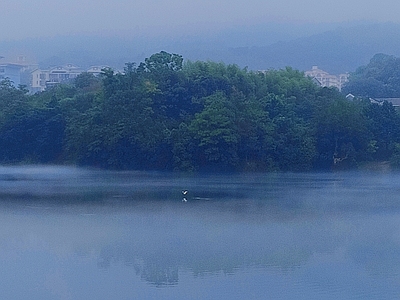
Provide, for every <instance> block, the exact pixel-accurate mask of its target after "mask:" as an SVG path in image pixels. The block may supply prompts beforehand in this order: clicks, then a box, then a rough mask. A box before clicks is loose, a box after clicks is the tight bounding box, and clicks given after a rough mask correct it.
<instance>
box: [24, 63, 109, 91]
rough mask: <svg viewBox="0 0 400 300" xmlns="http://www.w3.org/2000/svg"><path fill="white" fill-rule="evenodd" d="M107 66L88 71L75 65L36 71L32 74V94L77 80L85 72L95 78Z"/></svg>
mask: <svg viewBox="0 0 400 300" xmlns="http://www.w3.org/2000/svg"><path fill="white" fill-rule="evenodd" d="M103 68H107V67H106V66H92V67H90V68H89V69H87V70H84V69H82V68H80V67H77V66H75V65H73V64H67V65H64V66H58V67H53V68H50V69H48V70H42V69H35V70H33V71H32V72H31V84H30V90H31V92H41V91H44V90H45V89H46V88H49V87H53V86H55V85H57V84H60V83H67V82H69V81H71V80H73V79H75V78H76V77H77V76H78V75H79V74H81V73H83V72H88V73H91V74H93V75H95V76H98V75H99V74H101V72H102V71H101V70H102V69H103Z"/></svg>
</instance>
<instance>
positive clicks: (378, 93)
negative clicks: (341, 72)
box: [343, 54, 400, 98]
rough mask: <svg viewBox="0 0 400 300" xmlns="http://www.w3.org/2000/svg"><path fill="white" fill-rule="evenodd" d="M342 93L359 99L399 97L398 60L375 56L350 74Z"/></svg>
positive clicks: (399, 68) (389, 56)
mask: <svg viewBox="0 0 400 300" xmlns="http://www.w3.org/2000/svg"><path fill="white" fill-rule="evenodd" d="M343 91H344V92H345V93H352V94H354V95H356V96H361V97H372V98H396V97H400V58H397V57H395V56H392V55H386V54H376V55H375V56H374V57H373V58H372V59H371V60H370V62H369V64H368V65H366V66H362V67H359V68H358V69H357V70H356V72H354V73H352V74H351V76H350V78H349V82H348V83H347V84H346V86H345V87H344V89H343Z"/></svg>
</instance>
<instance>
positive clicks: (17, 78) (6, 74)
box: [0, 63, 24, 86]
mask: <svg viewBox="0 0 400 300" xmlns="http://www.w3.org/2000/svg"><path fill="white" fill-rule="evenodd" d="M23 68H24V66H23V65H20V64H14V63H0V80H3V79H5V78H8V79H10V80H11V81H12V83H13V85H14V86H18V85H19V84H21V70H22V69H23Z"/></svg>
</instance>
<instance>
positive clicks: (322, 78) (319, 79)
mask: <svg viewBox="0 0 400 300" xmlns="http://www.w3.org/2000/svg"><path fill="white" fill-rule="evenodd" d="M304 74H305V75H306V76H308V77H311V78H312V79H313V80H314V82H316V83H317V84H319V85H321V86H323V87H336V88H337V89H338V90H339V91H341V90H342V86H343V85H344V84H345V83H346V82H347V81H348V79H349V74H348V73H345V74H340V75H331V74H329V73H328V72H325V71H323V70H321V69H318V67H317V66H313V67H312V69H311V70H309V71H306V72H304Z"/></svg>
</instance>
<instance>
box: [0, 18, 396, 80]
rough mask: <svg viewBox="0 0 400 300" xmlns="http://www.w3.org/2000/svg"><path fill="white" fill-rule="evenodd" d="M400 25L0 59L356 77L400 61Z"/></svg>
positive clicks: (78, 48) (96, 43) (149, 42)
mask: <svg viewBox="0 0 400 300" xmlns="http://www.w3.org/2000/svg"><path fill="white" fill-rule="evenodd" d="M399 32H400V24H393V23H380V24H371V23H367V24H358V25H354V24H318V25H317V24H303V25H298V26H297V25H296V26H293V25H291V24H264V25H260V26H249V27H245V28H243V27H241V28H230V29H227V30H224V31H219V32H203V33H201V34H197V35H192V36H181V37H174V36H173V35H171V36H169V37H154V36H153V37H151V36H149V37H135V38H133V37H129V36H113V37H111V36H108V37H102V36H98V35H97V36H96V35H92V36H79V35H71V36H58V37H49V38H41V39H26V40H21V41H0V55H2V56H6V57H8V56H12V55H19V54H24V55H27V56H28V57H31V58H32V59H34V60H36V61H37V62H38V63H39V64H40V66H42V67H48V66H52V65H60V64H65V63H73V64H76V65H79V66H82V67H88V66H90V65H98V64H101V65H104V64H106V65H109V66H111V67H113V68H117V69H122V68H123V66H124V64H125V63H126V62H141V61H143V60H144V58H146V57H149V56H150V55H151V54H153V53H156V52H159V51H161V50H165V51H167V52H171V53H178V54H181V55H183V57H184V58H185V59H188V60H212V61H223V62H225V63H235V64H238V65H239V66H241V67H245V66H247V67H249V69H252V70H264V69H270V68H275V69H279V68H284V67H285V66H291V67H293V68H296V69H300V70H308V69H310V68H311V66H313V65H318V66H319V67H320V68H321V69H323V70H325V71H328V72H329V73H332V74H338V73H343V72H352V71H354V70H355V69H356V68H357V67H358V66H360V65H366V64H368V62H369V59H370V58H371V57H372V56H373V55H374V54H376V53H385V54H389V55H396V56H400V35H399V34H398V33H399Z"/></svg>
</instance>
